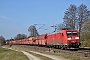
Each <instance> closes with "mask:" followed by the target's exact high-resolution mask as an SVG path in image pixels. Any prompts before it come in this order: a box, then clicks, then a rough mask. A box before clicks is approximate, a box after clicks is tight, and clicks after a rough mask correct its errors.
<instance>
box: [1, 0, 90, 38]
mask: <svg viewBox="0 0 90 60" xmlns="http://www.w3.org/2000/svg"><path fill="white" fill-rule="evenodd" d="M82 3H83V4H85V5H86V6H87V7H88V9H89V10H90V0H0V35H2V36H4V37H5V39H10V38H11V37H12V38H14V37H15V36H16V35H17V34H18V33H21V34H26V35H27V36H28V35H29V33H28V27H29V26H30V25H33V24H37V25H36V28H37V29H38V28H39V27H41V26H42V25H43V24H45V26H44V27H43V28H42V29H39V30H38V32H39V34H44V33H51V32H52V31H53V28H51V27H50V26H52V25H55V24H59V23H62V22H63V16H64V12H65V11H66V9H67V8H68V7H69V6H70V4H75V5H76V6H79V5H80V4H82ZM45 29H48V30H45Z"/></svg>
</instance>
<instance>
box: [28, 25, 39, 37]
mask: <svg viewBox="0 0 90 60" xmlns="http://www.w3.org/2000/svg"><path fill="white" fill-rule="evenodd" d="M28 32H29V33H30V36H38V35H39V34H38V31H37V30H36V27H35V26H34V25H31V26H30V27H29V28H28Z"/></svg>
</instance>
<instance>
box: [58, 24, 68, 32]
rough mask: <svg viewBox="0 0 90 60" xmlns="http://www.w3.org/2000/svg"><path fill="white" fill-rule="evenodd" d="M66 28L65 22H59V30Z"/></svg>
mask: <svg viewBox="0 0 90 60" xmlns="http://www.w3.org/2000/svg"><path fill="white" fill-rule="evenodd" d="M64 28H66V27H65V25H64V23H63V24H62V23H61V24H58V26H57V31H58V32H59V31H60V30H62V29H64Z"/></svg>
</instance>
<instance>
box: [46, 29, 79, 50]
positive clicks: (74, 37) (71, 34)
mask: <svg viewBox="0 0 90 60" xmlns="http://www.w3.org/2000/svg"><path fill="white" fill-rule="evenodd" d="M47 46H51V47H57V48H63V49H65V48H79V46H80V35H79V33H78V31H77V30H62V31H61V32H59V33H56V34H51V35H48V37H47Z"/></svg>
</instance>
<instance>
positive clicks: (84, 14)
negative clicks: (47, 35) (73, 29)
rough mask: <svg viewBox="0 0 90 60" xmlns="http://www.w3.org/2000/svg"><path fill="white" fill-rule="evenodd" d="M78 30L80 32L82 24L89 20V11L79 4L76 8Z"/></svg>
mask: <svg viewBox="0 0 90 60" xmlns="http://www.w3.org/2000/svg"><path fill="white" fill-rule="evenodd" d="M77 11H78V19H77V20H78V21H77V22H78V26H77V27H78V30H79V32H81V27H82V25H83V24H84V22H85V21H87V20H88V19H89V18H90V10H88V9H87V6H86V5H84V4H81V5H80V6H79V7H78V8H77Z"/></svg>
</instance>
